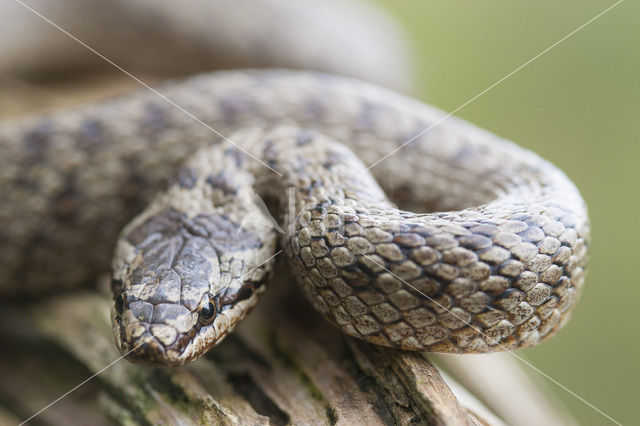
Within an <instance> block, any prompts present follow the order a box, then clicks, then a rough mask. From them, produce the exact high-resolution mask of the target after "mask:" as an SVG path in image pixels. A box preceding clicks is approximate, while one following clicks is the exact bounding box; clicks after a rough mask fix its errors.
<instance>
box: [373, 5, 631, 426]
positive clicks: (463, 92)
mask: <svg viewBox="0 0 640 426" xmlns="http://www.w3.org/2000/svg"><path fill="white" fill-rule="evenodd" d="M380 2H381V3H382V4H383V5H384V6H385V7H386V8H387V9H389V10H390V11H391V12H392V13H394V14H395V15H396V16H397V18H398V19H399V20H400V21H401V22H402V23H404V25H405V27H406V30H407V31H408V33H409V35H410V36H411V38H412V41H413V43H414V53H415V57H416V58H417V59H416V60H417V64H416V67H417V69H418V72H419V74H418V76H419V81H420V87H418V88H417V89H416V90H417V94H418V95H419V96H420V97H421V98H422V99H424V100H426V101H427V102H429V103H431V104H433V105H435V106H437V107H439V108H442V109H443V110H445V111H451V110H453V109H455V108H456V107H458V106H459V105H461V104H463V103H464V102H466V101H467V100H469V99H470V98H472V97H473V96H475V95H476V94H478V93H480V92H481V91H483V90H484V89H486V88H487V87H489V86H490V85H491V84H493V83H494V82H496V81H498V80H499V79H501V78H502V77H504V76H505V75H507V74H508V73H510V72H511V71H513V70H514V69H515V68H517V67H518V66H520V65H521V64H523V63H525V62H526V61H528V60H529V59H531V58H532V57H534V56H535V55H537V54H538V53H540V52H541V51H543V50H544V49H546V48H547V47H549V46H550V45H552V44H553V43H555V42H556V41H558V40H560V39H561V38H562V37H564V36H565V35H567V34H568V33H570V32H571V31H573V30H574V29H576V28H577V27H579V26H581V25H582V24H584V23H585V22H587V21H588V20H589V19H591V18H593V17H594V16H596V15H597V14H598V13H600V12H601V11H603V10H604V9H606V8H607V7H609V6H611V5H612V4H614V3H615V2H613V1H608V2H605V1H566V2H556V1H547V0H545V1H536V2H524V1H515V2H514V1H506V0H500V1H492V2H468V1H460V0H454V1H451V0H449V1H446V2H425V1H423V0H403V1H393V0H380ZM639 16H640V4H639V3H638V2H633V1H631V0H626V1H624V2H622V3H621V4H619V5H618V6H617V7H615V8H614V9H612V10H611V11H610V12H608V13H606V14H605V15H603V16H601V17H600V18H599V19H597V20H596V21H594V22H593V23H591V24H590V25H589V26H587V27H585V28H584V29H582V30H581V31H579V32H578V33H576V34H575V35H574V36H572V37H571V38H569V39H567V40H566V41H564V42H563V43H561V44H559V45H558V46H556V47H555V48H554V49H552V50H551V51H549V52H547V53H546V54H544V55H543V56H541V57H540V58H539V59H537V60H536V61H534V62H532V63H531V64H529V65H528V66H526V67H525V68H524V69H522V70H521V71H519V72H518V73H516V74H514V75H513V76H511V77H510V78H508V79H507V80H505V81H504V82H502V83H501V84H499V85H498V86H497V87H495V88H493V89H492V90H490V91H489V92H487V93H486V94H484V95H483V96H482V97H480V98H479V99H477V100H475V101H474V102H472V103H471V104H470V105H468V106H466V107H465V108H463V109H462V110H460V111H459V112H458V113H457V114H456V115H458V116H460V117H463V118H465V119H468V120H470V121H471V122H473V123H475V124H477V125H479V126H481V127H484V128H487V129H489V130H491V131H493V132H494V133H497V134H498V135H501V136H503V137H506V138H508V139H511V140H514V141H516V142H517V143H519V144H520V145H522V146H525V147H527V148H529V149H532V150H533V151H535V152H537V153H539V154H540V155H542V156H543V157H545V158H547V159H549V160H551V161H553V162H554V163H555V164H556V165H558V166H559V167H560V168H561V169H562V170H564V171H565V172H566V173H567V174H568V175H569V177H570V178H571V179H572V180H573V181H574V182H575V183H576V184H577V186H578V187H579V188H580V190H581V192H582V194H583V196H584V197H585V199H586V200H587V204H588V206H589V211H590V217H591V221H592V229H593V230H592V238H593V240H592V248H591V261H590V266H589V275H588V278H587V283H586V287H585V290H584V292H583V295H582V298H581V300H580V303H579V304H578V306H577V309H576V311H575V313H574V315H573V319H572V321H570V322H569V324H568V325H567V327H566V328H565V329H564V330H563V331H562V332H560V334H559V335H558V336H557V337H556V338H554V339H551V340H550V341H548V342H546V343H545V344H543V345H541V346H540V347H538V348H533V349H528V350H524V351H521V352H519V355H523V356H524V357H525V358H526V359H528V360H529V361H531V363H532V364H534V365H535V366H536V367H538V368H539V369H541V370H542V371H544V372H546V373H547V374H549V375H550V376H551V377H553V378H555V379H556V380H557V381H558V382H560V383H561V384H563V385H564V386H566V387H568V388H569V389H571V390H573V391H574V392H575V393H576V394H578V395H580V396H581V397H582V398H584V399H585V400H587V401H589V402H590V403H592V404H594V405H595V406H596V407H598V408H600V409H601V410H602V411H604V412H605V413H607V414H608V415H609V416H611V417H613V418H614V419H616V420H617V421H619V422H622V423H623V424H638V421H639V420H638V413H639V412H640V409H639V406H638V403H637V397H638V396H639V395H640V391H638V386H639V385H640V373H639V371H640V368H639V366H638V361H640V342H638V334H639V333H638V331H639V330H640V328H639V327H638V322H637V319H636V318H635V316H636V315H638V313H640V312H638V309H637V306H638V299H640V287H639V286H638V283H637V281H638V278H637V277H638V272H637V271H638V268H640V260H639V259H638V255H639V254H640V250H639V248H638V244H639V243H640V231H639V229H640V220H639V218H638V212H639V211H640V199H639V189H640V185H639V184H640V145H639V144H638V143H637V142H636V141H637V139H638V138H637V134H638V133H639V132H640V20H639V19H638V17H639ZM525 368H526V367H525ZM533 374H535V373H533ZM550 386H551V387H552V388H553V390H554V391H555V392H556V394H557V396H558V397H559V398H561V399H562V400H563V401H564V403H565V404H566V405H567V406H568V407H569V409H570V411H571V412H572V413H573V414H574V415H575V416H576V418H577V419H578V420H579V421H580V423H581V424H611V422H610V421H609V420H607V419H606V418H605V417H603V416H602V415H600V414H599V413H597V412H596V411H595V410H593V409H592V408H590V407H588V406H587V405H585V404H584V403H583V402H581V401H579V400H578V399H576V398H575V397H573V396H571V395H570V394H569V393H567V392H566V391H563V390H562V389H560V388H558V387H556V386H555V385H552V384H550Z"/></svg>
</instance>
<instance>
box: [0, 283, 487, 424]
mask: <svg viewBox="0 0 640 426" xmlns="http://www.w3.org/2000/svg"><path fill="white" fill-rule="evenodd" d="M273 290H274V291H273V292H269V293H270V295H269V296H267V299H268V300H263V302H262V303H261V304H260V307H259V308H258V310H257V311H256V312H254V313H253V314H252V315H251V316H250V317H249V318H248V319H247V320H246V323H245V324H243V325H242V326H241V327H239V329H238V330H237V332H236V333H234V334H233V335H232V336H231V337H229V338H228V340H227V341H225V342H223V343H222V344H221V345H219V346H218V347H217V348H214V349H213V350H212V351H211V352H210V353H209V354H208V355H207V356H205V357H204V358H203V359H200V360H198V361H196V362H194V363H192V364H190V365H187V366H184V367H180V368H153V367H145V366H139V365H134V364H131V363H129V362H128V361H125V360H120V361H117V362H115V363H113V361H114V360H117V359H118V358H119V354H118V353H117V350H116V349H115V345H114V344H113V341H112V339H113V337H112V335H111V329H110V325H109V316H108V310H109V309H108V308H109V297H108V296H106V295H104V294H101V293H99V292H96V291H93V292H89V291H86V292H79V293H74V294H67V295H63V296H60V297H56V298H52V299H48V300H44V301H39V302H35V303H32V304H28V305H24V306H20V305H17V304H15V303H14V304H11V305H7V306H5V307H3V309H2V310H1V312H0V325H1V329H2V332H1V335H0V342H1V344H2V347H3V357H2V361H0V375H1V376H2V377H3V381H2V386H1V387H0V418H2V419H3V420H4V419H8V420H7V421H8V422H12V421H14V420H15V419H24V418H26V417H29V416H30V415H31V414H33V413H35V412H36V411H37V410H38V409H40V408H42V407H43V406H45V405H46V404H47V403H49V402H51V401H53V400H54V399H56V398H57V397H58V396H60V395H62V394H64V392H66V391H67V390H69V389H71V388H72V387H73V386H75V385H76V384H78V383H80V382H82V381H83V380H84V379H85V378H87V377H89V376H90V375H91V374H93V373H98V372H100V371H101V370H102V369H103V368H104V367H105V366H107V365H109V364H111V363H113V365H111V366H110V367H108V368H107V369H106V370H104V371H102V372H100V374H98V375H97V376H96V377H95V378H94V379H92V380H91V381H89V382H87V383H86V384H84V385H82V386H81V387H80V388H78V389H77V390H75V391H74V392H73V393H71V394H70V395H69V396H67V397H65V398H63V399H62V400H60V401H59V402H57V403H56V404H54V405H53V406H51V407H50V408H49V409H47V410H46V411H44V412H43V413H42V414H40V415H39V416H38V417H36V418H35V419H34V420H33V423H34V424H62V423H64V424H87V423H91V424H109V423H112V422H116V423H122V424H159V423H165V424H167V423H168V424H206V423H209V424H345V425H346V424H349V425H351V424H416V423H417V424H496V423H499V420H497V419H496V418H494V417H492V418H491V419H488V418H486V417H484V418H483V417H481V415H480V414H479V413H478V412H474V411H471V410H470V409H469V408H468V407H466V401H465V398H466V399H468V400H469V401H471V399H472V398H469V397H465V398H463V399H462V400H460V399H458V398H456V397H455V396H454V395H453V393H452V392H451V390H450V388H449V387H448V386H447V384H446V383H445V381H444V380H443V378H442V376H441V375H440V373H439V372H438V369H437V368H436V367H434V365H433V364H432V363H431V362H430V361H429V360H427V359H426V358H425V357H423V356H422V355H421V354H418V353H406V352H404V353H403V352H399V351H395V350H391V349H388V348H382V347H376V346H373V345H369V344H367V343H364V342H360V341H357V340H354V339H351V338H349V337H346V336H343V335H342V334H341V333H339V332H338V331H337V330H334V329H333V328H332V327H331V326H329V325H327V324H325V323H324V321H323V320H322V319H320V317H319V316H317V315H316V314H315V312H312V311H311V310H310V308H309V307H308V306H307V305H306V303H303V302H301V301H300V299H299V297H300V295H298V294H293V295H291V294H289V295H288V296H287V294H288V293H289V292H288V291H278V289H277V288H274V289H273ZM294 293H295V292H294ZM476 403H477V401H475V402H474V404H476ZM472 405H473V404H472ZM2 407H4V408H2ZM2 410H4V411H2Z"/></svg>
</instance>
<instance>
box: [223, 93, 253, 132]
mask: <svg viewBox="0 0 640 426" xmlns="http://www.w3.org/2000/svg"><path fill="white" fill-rule="evenodd" d="M219 105H220V110H221V111H222V119H223V120H224V122H225V123H227V124H229V125H232V126H233V125H236V124H238V118H239V117H240V116H242V115H243V114H247V113H250V112H251V111H252V110H253V109H254V108H255V107H254V105H253V102H252V101H251V100H249V99H247V98H244V97H240V96H232V97H227V98H222V99H220V101H219Z"/></svg>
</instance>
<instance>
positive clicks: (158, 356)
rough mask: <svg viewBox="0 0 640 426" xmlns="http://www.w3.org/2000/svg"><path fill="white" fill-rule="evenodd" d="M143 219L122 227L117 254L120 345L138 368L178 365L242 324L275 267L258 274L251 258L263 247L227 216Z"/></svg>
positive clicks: (115, 316)
mask: <svg viewBox="0 0 640 426" xmlns="http://www.w3.org/2000/svg"><path fill="white" fill-rule="evenodd" d="M142 216H143V217H142V219H141V220H134V221H133V222H132V224H131V225H130V226H128V227H126V228H125V230H124V231H123V234H122V235H121V238H120V240H119V241H118V245H117V248H116V254H115V256H114V262H113V269H112V274H113V281H112V290H113V305H112V309H111V316H112V326H113V330H114V334H115V338H116V344H117V346H118V349H119V350H120V352H121V353H122V354H123V355H124V356H125V357H126V358H127V359H129V360H130V361H133V362H137V363H144V364H156V365H171V366H173V365H181V364H184V363H187V362H189V361H192V360H194V359H196V358H198V357H199V356H200V355H202V354H203V353H205V352H206V351H207V350H208V349H210V348H211V347H213V346H215V345H216V344H218V343H219V342H221V341H222V340H223V339H224V338H225V336H226V335H227V334H228V333H229V332H231V330H233V328H234V327H235V325H236V324H237V323H238V322H239V321H240V320H241V319H242V318H244V316H245V315H246V314H247V313H248V312H249V310H250V309H251V308H252V307H253V306H254V305H255V304H256V302H257V298H258V295H259V294H260V293H261V292H262V291H263V290H264V286H263V285H262V283H263V281H264V278H265V276H266V272H267V269H268V268H270V265H268V264H266V265H261V266H260V267H259V268H255V266H256V265H254V264H253V261H252V260H249V259H255V254H256V253H255V252H256V250H257V251H261V247H262V246H263V244H261V243H260V241H259V240H258V239H257V238H256V236H255V235H253V234H252V233H251V232H250V231H248V230H245V229H243V228H239V225H237V224H235V223H233V222H231V221H230V220H228V219H227V218H226V217H224V216H215V215H199V216H196V217H194V218H188V217H187V215H186V214H184V213H180V212H178V211H176V210H174V209H168V210H164V211H161V212H159V213H155V214H151V215H149V214H145V213H143V214H142ZM258 258H259V257H258ZM252 269H253V270H252Z"/></svg>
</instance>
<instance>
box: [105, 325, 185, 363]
mask: <svg viewBox="0 0 640 426" xmlns="http://www.w3.org/2000/svg"><path fill="white" fill-rule="evenodd" d="M138 326H139V327H142V328H140V330H142V333H141V334H140V332H139V331H137V332H136V333H135V334H133V335H132V334H128V333H127V331H126V330H125V327H123V326H120V330H121V332H120V338H119V339H118V341H117V342H116V343H117V346H118V349H119V350H120V353H121V354H122V355H123V356H124V358H126V359H127V360H128V361H131V362H134V363H136V364H145V365H154V366H178V365H183V364H185V363H187V362H189V361H192V360H193V359H195V357H194V356H193V355H194V354H193V350H191V342H192V341H193V340H194V338H195V334H196V332H195V330H194V331H192V332H191V333H188V334H184V335H179V336H177V338H175V340H174V342H173V343H172V344H171V345H166V344H165V343H166V342H167V339H168V338H171V335H173V334H175V333H177V331H175V329H173V328H172V327H170V326H165V325H158V324H141V323H138V324H137V326H136V327H134V328H137V327H138ZM131 328H132V327H129V329H131Z"/></svg>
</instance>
